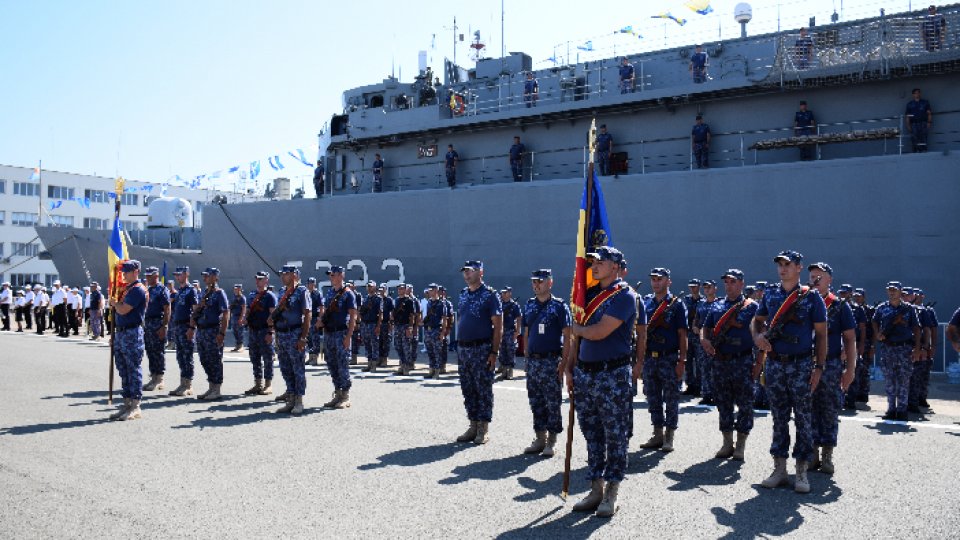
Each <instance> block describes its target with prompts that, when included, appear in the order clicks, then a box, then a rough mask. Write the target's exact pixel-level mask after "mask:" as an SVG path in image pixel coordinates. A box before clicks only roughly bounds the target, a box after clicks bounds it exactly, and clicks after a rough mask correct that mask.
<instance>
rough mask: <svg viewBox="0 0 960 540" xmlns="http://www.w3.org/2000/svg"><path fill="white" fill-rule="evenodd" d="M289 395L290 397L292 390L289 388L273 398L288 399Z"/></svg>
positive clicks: (276, 399) (275, 399)
mask: <svg viewBox="0 0 960 540" xmlns="http://www.w3.org/2000/svg"><path fill="white" fill-rule="evenodd" d="M288 397H290V391H289V390H287V391H286V392H284V393H282V394H280V395H279V396H277V397H275V398H273V400H274V401H286V400H287V398H288Z"/></svg>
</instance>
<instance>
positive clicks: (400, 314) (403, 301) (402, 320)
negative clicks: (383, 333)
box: [393, 296, 417, 324]
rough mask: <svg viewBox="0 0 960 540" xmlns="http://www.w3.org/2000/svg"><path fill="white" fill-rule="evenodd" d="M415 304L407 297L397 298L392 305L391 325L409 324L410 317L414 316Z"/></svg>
mask: <svg viewBox="0 0 960 540" xmlns="http://www.w3.org/2000/svg"><path fill="white" fill-rule="evenodd" d="M416 312H417V309H416V302H414V301H413V298H410V297H409V296H399V297H397V300H396V302H394V304H393V324H410V317H411V316H412V315H414V314H416Z"/></svg>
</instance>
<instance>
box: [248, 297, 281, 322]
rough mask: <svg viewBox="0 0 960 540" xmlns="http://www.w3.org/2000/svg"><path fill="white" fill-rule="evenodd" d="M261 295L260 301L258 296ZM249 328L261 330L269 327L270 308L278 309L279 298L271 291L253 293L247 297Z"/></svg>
mask: <svg viewBox="0 0 960 540" xmlns="http://www.w3.org/2000/svg"><path fill="white" fill-rule="evenodd" d="M258 295H259V297H260V298H259V300H258V299H257V296H258ZM247 296H248V298H247V305H248V306H250V309H248V310H247V326H249V327H250V328H253V329H260V328H263V327H265V326H266V325H267V319H269V318H270V308H275V307H277V297H276V295H274V294H273V293H272V292H270V291H263V294H260V293H259V292H258V291H253V292H251V293H250V294H249V295H247Z"/></svg>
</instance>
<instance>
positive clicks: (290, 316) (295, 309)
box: [275, 285, 313, 330]
mask: <svg viewBox="0 0 960 540" xmlns="http://www.w3.org/2000/svg"><path fill="white" fill-rule="evenodd" d="M287 291H288V288H286V287H284V289H283V294H282V295H281V297H280V299H279V300H277V308H278V309H279V308H280V303H281V301H282V300H283V295H286V294H287ZM285 302H286V303H285V305H286V308H285V309H284V310H283V312H282V313H281V314H280V319H279V320H278V321H277V322H276V323H275V326H276V328H277V330H293V329H294V328H300V327H301V326H303V312H304V310H306V311H312V309H313V303H312V302H311V301H310V291H308V290H307V288H306V287H304V286H303V285H297V288H295V289H294V290H293V292H291V293H290V294H289V295H287V300H286V301H285Z"/></svg>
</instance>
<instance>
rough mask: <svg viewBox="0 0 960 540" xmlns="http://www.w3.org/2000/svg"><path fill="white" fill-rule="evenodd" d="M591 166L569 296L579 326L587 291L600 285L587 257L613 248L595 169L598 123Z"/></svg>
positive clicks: (593, 131) (593, 128)
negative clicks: (599, 250)
mask: <svg viewBox="0 0 960 540" xmlns="http://www.w3.org/2000/svg"><path fill="white" fill-rule="evenodd" d="M590 135H591V138H590V156H591V158H590V160H591V161H590V164H589V165H588V166H587V180H586V184H585V185H584V187H583V197H582V198H581V199H580V219H579V221H578V224H577V262H576V269H575V270H574V274H573V291H572V292H571V293H570V310H571V312H572V315H573V319H574V321H575V322H576V323H577V324H585V323H586V320H587V313H586V308H587V289H589V288H590V287H592V286H594V285H596V284H597V281H596V280H595V279H594V278H593V273H592V272H590V268H588V266H587V253H590V252H592V251H593V250H595V249H596V248H598V247H600V246H612V245H613V236H612V235H611V234H610V222H609V221H608V220H607V207H606V204H604V202H603V190H602V189H600V181H599V180H598V179H597V173H596V171H595V170H594V166H593V157H592V156H593V148H594V140H595V137H596V121H594V124H593V126H591V128H590Z"/></svg>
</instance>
